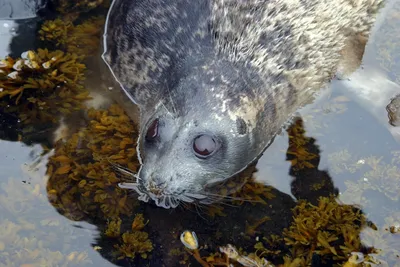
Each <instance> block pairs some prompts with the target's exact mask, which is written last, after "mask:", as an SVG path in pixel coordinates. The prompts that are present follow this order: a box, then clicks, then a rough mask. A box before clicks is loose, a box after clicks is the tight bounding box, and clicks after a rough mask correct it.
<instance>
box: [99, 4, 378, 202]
mask: <svg viewBox="0 0 400 267" xmlns="http://www.w3.org/2000/svg"><path fill="white" fill-rule="evenodd" d="M381 5H382V0H315V1H312V0H240V1H238V0H175V1H167V0H135V1H132V0H114V2H113V4H112V7H111V9H110V12H109V15H108V19H107V24H106V32H105V38H104V45H105V52H104V54H103V59H104V60H105V62H106V63H107V64H108V66H109V67H110V69H111V71H112V72H113V74H114V76H115V78H116V79H117V80H118V81H119V82H120V84H121V86H122V88H123V89H124V90H125V92H126V93H127V95H128V96H130V97H131V99H132V100H133V101H134V102H135V103H136V104H138V105H139V107H140V109H141V136H143V135H144V134H145V133H146V131H147V127H148V125H149V124H150V123H151V122H152V121H153V119H154V118H159V119H160V120H161V121H162V124H160V132H161V133H160V140H159V142H157V143H156V144H153V145H149V144H146V142H145V141H144V140H143V138H140V139H139V141H138V149H139V151H140V153H141V155H142V156H143V157H142V158H141V160H142V163H143V164H142V168H141V170H140V172H139V174H137V175H136V177H139V181H138V183H137V184H138V185H139V186H136V185H135V186H134V187H135V188H134V189H137V191H138V192H139V193H140V194H141V199H142V200H148V199H149V198H152V199H154V200H155V202H156V203H157V204H158V205H160V206H163V207H167V208H169V207H175V206H176V205H178V204H179V201H185V202H190V201H194V200H195V199H204V198H205V196H207V192H206V191H205V187H206V186H207V185H209V184H210V183H213V182H216V181H224V180H226V179H227V178H229V177H231V176H232V175H234V174H236V173H238V172H240V171H241V170H243V169H244V168H246V167H247V166H248V165H249V164H250V163H252V162H254V160H256V159H257V158H258V157H259V156H260V154H261V153H262V152H263V151H264V149H265V148H266V147H267V146H268V144H269V143H270V142H271V140H272V139H273V137H274V136H275V135H276V133H277V132H278V131H279V130H280V128H281V127H282V126H283V124H284V123H285V122H286V121H287V120H288V119H289V118H290V116H291V114H293V113H294V112H295V111H296V110H297V109H299V108H300V107H301V106H302V105H305V104H306V103H309V102H310V101H312V100H313V97H314V95H315V94H316V93H317V92H318V91H319V90H320V89H321V88H323V87H324V85H325V84H326V83H327V82H329V80H330V79H331V78H332V77H333V76H334V75H335V73H336V71H337V70H338V69H341V64H343V62H345V60H343V56H342V54H343V53H342V51H343V50H344V49H345V46H346V43H348V42H349V40H352V39H354V38H356V37H358V36H364V37H365V36H368V34H369V31H370V29H371V26H372V25H373V23H374V20H375V14H376V13H377V11H378V10H379V9H380V7H381ZM200 132H210V133H211V134H213V135H216V136H217V138H219V141H220V143H221V144H222V146H221V149H220V151H218V153H216V155H214V156H213V157H212V158H211V159H209V160H198V159H196V158H195V157H194V156H193V153H192V151H191V149H190V148H191V145H192V140H193V138H194V137H195V136H196V134H197V133H200ZM138 188H139V189H138ZM153 188H157V190H153ZM152 191H154V192H157V194H154V193H152ZM160 192H161V193H160ZM208 197H209V196H208Z"/></svg>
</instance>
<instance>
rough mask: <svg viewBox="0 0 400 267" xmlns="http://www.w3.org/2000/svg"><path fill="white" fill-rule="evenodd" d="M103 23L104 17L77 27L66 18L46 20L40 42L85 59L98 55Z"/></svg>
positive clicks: (86, 21)
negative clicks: (48, 43) (45, 42)
mask: <svg viewBox="0 0 400 267" xmlns="http://www.w3.org/2000/svg"><path fill="white" fill-rule="evenodd" d="M104 22H105V18H104V16H96V17H92V18H89V19H86V20H84V21H83V22H79V23H78V24H77V25H75V24H74V21H73V20H70V19H68V18H67V19H65V18H63V19H60V18H57V19H55V20H47V21H45V22H44V23H43V25H42V27H41V29H40V31H39V36H40V39H41V40H43V41H47V42H50V43H51V44H53V45H55V46H56V47H57V48H58V49H62V50H64V51H67V52H69V53H75V54H78V55H82V57H85V58H86V57H88V56H93V55H96V54H97V53H98V48H99V47H100V46H99V44H100V36H101V32H102V26H103V25H104Z"/></svg>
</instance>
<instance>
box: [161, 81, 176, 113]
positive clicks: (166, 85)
mask: <svg viewBox="0 0 400 267" xmlns="http://www.w3.org/2000/svg"><path fill="white" fill-rule="evenodd" d="M164 84H165V87H166V88H167V91H168V96H169V99H170V101H171V105H172V109H173V111H174V113H175V114H176V110H177V109H176V107H175V103H174V100H173V98H172V93H171V89H170V88H169V85H168V83H167V82H166V81H164Z"/></svg>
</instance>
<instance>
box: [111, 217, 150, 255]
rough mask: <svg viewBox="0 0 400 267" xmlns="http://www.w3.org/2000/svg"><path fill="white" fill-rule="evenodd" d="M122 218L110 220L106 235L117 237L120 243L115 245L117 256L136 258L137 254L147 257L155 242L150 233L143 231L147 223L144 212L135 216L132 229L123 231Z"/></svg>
mask: <svg viewBox="0 0 400 267" xmlns="http://www.w3.org/2000/svg"><path fill="white" fill-rule="evenodd" d="M121 222H122V221H121V219H120V218H116V219H114V220H112V221H110V222H108V226H107V229H106V231H105V235H106V236H107V237H109V238H114V239H117V242H118V244H115V245H114V248H115V249H117V250H116V251H115V256H116V257H117V259H124V258H131V259H134V258H135V257H136V256H137V255H140V256H141V257H142V258H144V259H146V258H147V256H148V255H147V253H149V252H151V251H152V250H153V244H152V243H151V241H150V239H149V235H148V233H146V232H144V231H142V230H143V228H144V227H145V226H146V224H147V223H145V222H144V218H143V215H142V214H138V215H136V216H135V218H134V220H133V223H132V226H131V229H130V230H129V231H126V232H124V233H123V234H122V235H121V234H120V232H121Z"/></svg>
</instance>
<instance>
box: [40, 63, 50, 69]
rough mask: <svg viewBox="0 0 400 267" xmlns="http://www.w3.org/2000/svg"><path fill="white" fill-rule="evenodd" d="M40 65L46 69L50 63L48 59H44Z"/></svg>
mask: <svg viewBox="0 0 400 267" xmlns="http://www.w3.org/2000/svg"><path fill="white" fill-rule="evenodd" d="M42 67H43V68H45V69H48V68H50V67H51V63H50V62H49V61H46V62H45V63H43V64H42Z"/></svg>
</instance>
